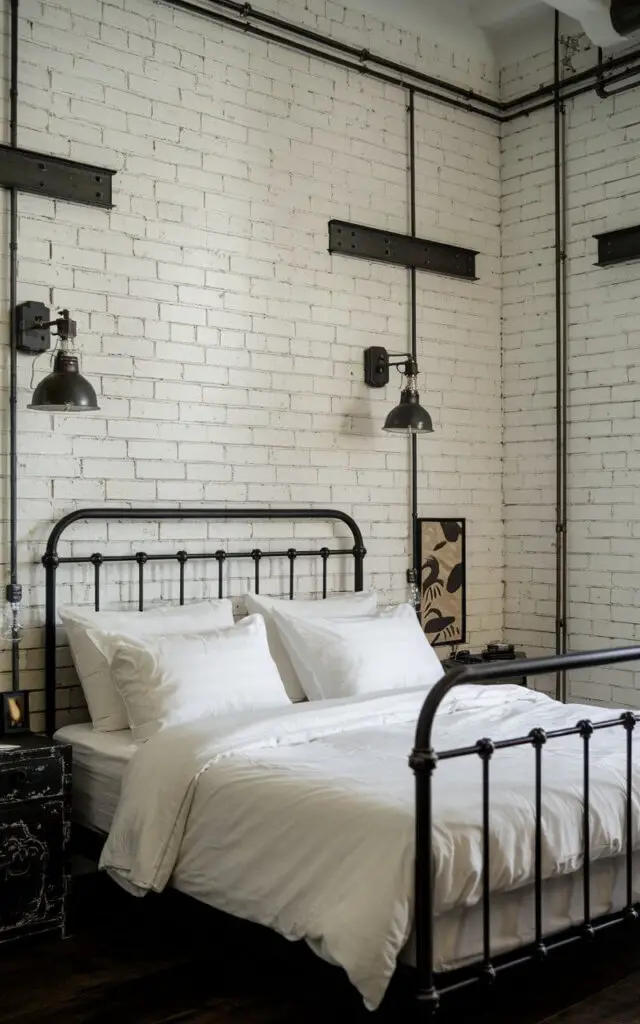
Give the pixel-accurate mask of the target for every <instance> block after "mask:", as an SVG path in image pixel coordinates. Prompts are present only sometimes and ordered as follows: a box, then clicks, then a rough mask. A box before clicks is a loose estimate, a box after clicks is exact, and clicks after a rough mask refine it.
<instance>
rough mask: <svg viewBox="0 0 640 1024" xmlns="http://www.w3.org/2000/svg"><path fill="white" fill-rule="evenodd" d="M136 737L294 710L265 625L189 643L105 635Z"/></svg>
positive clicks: (199, 636)
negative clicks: (216, 718)
mask: <svg viewBox="0 0 640 1024" xmlns="http://www.w3.org/2000/svg"><path fill="white" fill-rule="evenodd" d="M100 642H101V644H102V649H103V651H104V653H105V655H106V657H107V659H108V661H109V663H110V666H111V675H112V678H113V680H114V682H115V685H116V688H117V690H118V693H119V694H120V696H121V698H122V700H123V701H124V704H125V707H126V709H127V717H128V720H129V725H130V727H131V732H132V734H133V738H134V740H136V741H143V740H148V739H149V737H150V736H153V734H154V733H156V732H158V731H159V730H160V729H164V728H166V727H167V726H169V725H180V724H182V723H184V722H195V721H197V720H198V719H200V718H204V717H205V716H207V715H212V714H216V715H225V714H229V713H230V712H234V711H249V710H250V711H262V710H265V709H267V708H273V707H286V706H290V705H291V701H290V700H289V698H288V697H287V695H286V693H285V690H284V687H283V685H282V680H281V679H280V676H279V675H278V670H277V668H276V666H275V662H274V661H273V659H272V658H271V655H270V654H269V648H268V646H267V634H266V630H265V625H264V621H263V619H261V617H260V616H259V615H249V616H248V617H247V618H246V619H242V621H241V622H239V623H238V624H237V625H236V626H233V627H231V628H227V629H216V630H211V631H210V632H207V633H196V634H192V635H190V636H184V635H183V636H167V635H164V636H162V635H158V636H147V637H144V638H143V637H138V638H132V637H128V636H127V635H126V634H124V635H123V634H118V633H111V634H106V635H105V634H104V633H102V634H101V636H100Z"/></svg>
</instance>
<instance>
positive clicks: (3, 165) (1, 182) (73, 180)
mask: <svg viewBox="0 0 640 1024" xmlns="http://www.w3.org/2000/svg"><path fill="white" fill-rule="evenodd" d="M114 174H115V171H111V170H107V169H106V168H105V167H93V166H91V165H90V164H81V163H77V162H76V161H75V160H65V159H63V158H62V157H58V156H47V155H45V154H42V153H34V152H32V151H31V150H27V149H18V148H16V147H14V146H3V145H0V188H10V189H14V188H15V189H17V190H18V191H19V192H31V193H33V194H34V195H39V196H47V198H49V199H64V200H66V201H67V202H70V203H82V205H83V206H100V207H103V208H106V209H110V208H111V207H112V205H113V203H112V200H111V179H112V178H113V175H114Z"/></svg>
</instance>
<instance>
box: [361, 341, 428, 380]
mask: <svg viewBox="0 0 640 1024" xmlns="http://www.w3.org/2000/svg"><path fill="white" fill-rule="evenodd" d="M392 366H397V367H398V369H401V370H402V372H403V373H404V374H405V376H407V377H417V376H418V364H417V362H416V360H415V359H414V357H413V356H412V355H411V354H410V353H406V354H404V355H394V354H393V353H391V354H389V352H387V350H386V348H382V346H380V345H372V346H371V347H370V348H367V349H365V352H364V382H365V384H368V386H369V387H370V388H384V387H385V386H386V385H387V384H388V383H389V370H390V368H391V367H392Z"/></svg>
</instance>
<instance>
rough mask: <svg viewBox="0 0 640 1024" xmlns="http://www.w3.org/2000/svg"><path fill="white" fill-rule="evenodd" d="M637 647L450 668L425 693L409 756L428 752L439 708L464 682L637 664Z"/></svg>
mask: <svg viewBox="0 0 640 1024" xmlns="http://www.w3.org/2000/svg"><path fill="white" fill-rule="evenodd" d="M639 660H640V645H639V646H637V647H613V648H609V649H606V648H605V649H604V650H598V651H578V652H576V653H575V654H552V655H549V656H548V657H545V658H530V659H527V658H522V659H518V660H516V661H486V662H482V663H480V664H476V665H461V666H460V667H456V668H454V669H451V670H450V671H449V672H447V673H446V675H445V676H443V678H442V679H441V680H440V681H439V682H437V683H436V684H435V686H433V687H432V688H431V690H430V691H429V693H428V694H427V696H426V698H425V701H424V704H423V705H422V710H421V711H420V717H419V718H418V725H417V728H416V737H415V745H414V750H413V756H414V757H415V756H417V757H418V758H419V757H420V755H421V754H424V753H427V752H429V753H431V752H432V747H431V731H432V728H433V720H434V718H435V715H436V712H437V710H438V707H439V705H440V704H441V703H442V701H443V700H444V698H445V697H446V696H447V694H448V693H449V691H450V690H453V689H454V687H456V686H462V685H463V684H468V683H508V682H509V681H510V680H513V678H514V677H515V676H526V677H528V676H539V675H545V674H547V673H552V672H558V671H565V672H570V671H572V670H574V669H578V668H594V667H595V666H597V665H617V664H618V663H620V662H623V661H639Z"/></svg>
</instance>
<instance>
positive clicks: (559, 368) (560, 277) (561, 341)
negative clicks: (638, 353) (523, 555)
mask: <svg viewBox="0 0 640 1024" xmlns="http://www.w3.org/2000/svg"><path fill="white" fill-rule="evenodd" d="M560 45H561V42H560V14H559V12H558V11H556V16H555V25H554V82H555V96H554V118H553V123H554V128H553V135H554V221H555V323H556V327H555V330H556V525H555V529H556V569H555V585H556V597H555V605H556V619H555V646H556V654H564V653H565V651H566V649H567V621H566V617H567V593H566V590H567V565H566V553H567V544H566V532H567V384H568V376H567V351H566V320H567V317H566V258H567V254H566V244H565V229H566V217H565V189H564V177H565V175H564V168H565V147H566V138H565V132H564V120H565V105H564V101H563V99H562V96H561V86H562V79H561V54H560ZM566 691H567V680H566V672H564V670H563V669H560V670H559V672H558V673H557V676H556V697H557V699H558V700H563V701H566V697H567V692H566Z"/></svg>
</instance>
